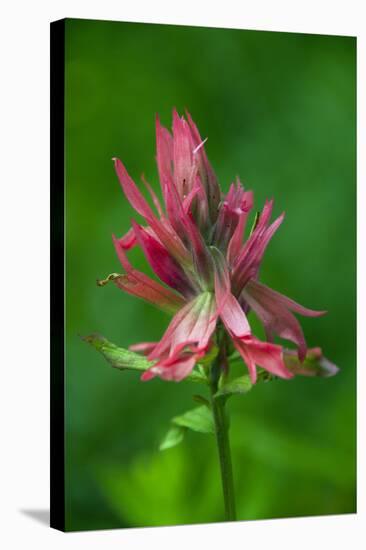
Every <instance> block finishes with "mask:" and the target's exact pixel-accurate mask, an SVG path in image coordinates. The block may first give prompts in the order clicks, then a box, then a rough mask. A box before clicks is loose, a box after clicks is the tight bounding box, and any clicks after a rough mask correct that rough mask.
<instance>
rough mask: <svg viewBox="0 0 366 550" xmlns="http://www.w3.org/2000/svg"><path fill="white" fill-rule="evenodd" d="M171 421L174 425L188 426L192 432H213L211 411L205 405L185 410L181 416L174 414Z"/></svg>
mask: <svg viewBox="0 0 366 550" xmlns="http://www.w3.org/2000/svg"><path fill="white" fill-rule="evenodd" d="M172 422H173V424H175V425H176V426H181V427H183V428H189V429H190V430H193V431H194V432H200V433H204V434H211V433H212V434H213V433H214V432H215V426H214V419H213V416H212V412H211V409H209V408H208V407H207V406H206V405H202V406H201V407H196V408H195V409H192V410H190V411H187V412H185V413H184V414H182V415H181V416H175V417H174V418H173V419H172Z"/></svg>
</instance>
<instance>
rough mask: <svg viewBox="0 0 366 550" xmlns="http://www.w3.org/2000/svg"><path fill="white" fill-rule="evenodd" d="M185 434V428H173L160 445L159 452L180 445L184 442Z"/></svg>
mask: <svg viewBox="0 0 366 550" xmlns="http://www.w3.org/2000/svg"><path fill="white" fill-rule="evenodd" d="M184 432H185V428H184V427H183V426H172V427H171V428H170V429H169V431H168V432H167V433H166V435H165V437H164V439H163V440H162V442H161V443H160V445H159V450H160V451H165V449H170V448H171V447H175V446H176V445H179V443H181V442H182V441H183V438H184Z"/></svg>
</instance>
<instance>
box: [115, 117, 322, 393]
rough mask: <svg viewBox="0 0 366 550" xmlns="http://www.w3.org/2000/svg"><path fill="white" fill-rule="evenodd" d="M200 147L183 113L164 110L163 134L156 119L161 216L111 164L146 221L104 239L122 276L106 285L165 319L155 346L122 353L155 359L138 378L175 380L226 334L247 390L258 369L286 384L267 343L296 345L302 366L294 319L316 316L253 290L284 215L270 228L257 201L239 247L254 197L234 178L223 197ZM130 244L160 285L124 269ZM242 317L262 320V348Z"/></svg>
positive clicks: (274, 348)
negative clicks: (169, 114)
mask: <svg viewBox="0 0 366 550" xmlns="http://www.w3.org/2000/svg"><path fill="white" fill-rule="evenodd" d="M205 141H206V140H202V139H201V136H200V134H199V132H198V129H197V127H196V125H195V124H194V122H193V120H192V118H191V117H190V115H189V114H188V113H187V118H186V119H185V118H184V117H180V116H179V115H178V113H177V112H176V110H174V111H173V132H172V134H171V133H170V132H169V131H168V130H167V129H166V128H164V127H163V126H161V124H160V121H159V119H158V118H156V145H157V148H156V161H157V167H158V173H159V179H160V186H161V193H162V197H163V202H164V208H163V207H162V205H161V202H160V200H159V199H158V197H157V196H156V194H155V193H154V191H153V189H152V187H151V186H150V185H149V184H148V183H147V182H146V181H145V179H144V178H142V181H143V184H144V186H145V187H146V189H147V191H148V193H149V194H150V196H151V200H152V204H153V205H154V207H155V210H154V209H153V207H152V206H151V205H150V204H149V202H148V201H147V200H146V198H145V197H144V195H143V194H142V192H141V191H140V189H139V188H138V187H137V185H136V184H135V182H134V181H133V180H132V179H131V177H130V176H129V174H128V172H127V170H126V168H125V167H124V165H123V164H122V162H121V161H120V160H119V159H117V158H115V159H113V160H114V164H115V169H116V172H117V175H118V178H119V181H120V183H121V186H122V189H123V191H124V193H125V195H126V198H127V199H128V201H129V202H130V204H131V206H132V207H133V208H134V209H135V211H136V213H137V214H139V215H140V216H142V218H143V219H144V220H145V222H144V225H141V224H140V223H138V222H137V221H135V220H132V221H131V228H130V229H129V231H128V232H127V233H126V234H125V235H124V236H122V237H120V238H117V237H115V236H113V241H114V245H115V248H116V251H117V254H118V257H119V260H120V262H121V264H122V267H123V268H124V273H123V274H121V275H116V276H113V277H112V279H113V280H114V282H115V284H116V285H117V286H118V287H119V288H121V289H122V290H125V291H126V292H128V293H130V294H132V295H135V296H138V297H139V298H143V299H145V300H146V301H148V302H150V303H152V304H154V305H155V306H157V307H160V308H161V309H163V310H166V311H168V312H169V313H172V314H174V316H173V318H172V320H171V322H170V324H169V326H168V328H167V330H166V332H165V334H164V335H163V337H162V339H161V340H160V342H149V343H143V344H137V345H134V346H131V349H134V350H135V351H140V352H143V353H145V354H147V357H148V359H149V360H151V361H155V363H154V364H153V366H152V367H151V368H149V369H148V370H147V371H146V372H145V373H144V374H143V376H142V379H143V380H148V379H150V378H153V377H154V376H160V377H161V378H163V379H165V380H176V381H179V380H182V379H183V378H185V377H186V376H187V375H188V374H189V373H190V372H191V371H192V369H193V368H194V366H195V364H196V362H197V361H199V360H200V359H201V358H202V357H203V356H204V355H205V354H206V353H207V352H208V350H209V349H210V348H211V346H212V343H213V341H214V339H215V334H217V332H218V331H221V332H222V330H225V332H226V334H227V335H228V336H229V337H230V339H231V342H232V344H233V346H234V347H235V348H236V349H237V351H238V352H239V353H240V355H241V357H242V358H243V360H244V362H245V363H246V365H247V367H248V370H249V374H250V378H251V380H252V382H253V383H255V381H256V378H257V366H260V367H262V368H263V369H265V370H267V371H268V372H270V373H272V374H274V375H276V376H279V377H282V378H291V377H292V376H294V373H293V371H292V370H291V369H289V368H288V366H287V363H286V360H285V356H284V350H283V348H282V346H280V345H278V344H275V343H273V339H274V336H275V335H277V336H280V337H281V338H284V339H286V340H290V341H292V342H293V343H295V344H296V346H297V348H298V360H299V361H300V362H302V361H303V360H304V359H305V357H306V353H307V346H306V342H305V338H304V335H303V332H302V329H301V326H300V324H299V322H298V320H297V319H296V317H295V316H294V313H297V314H300V315H303V316H309V317H317V316H319V315H323V314H324V313H325V312H324V311H313V310H310V309H307V308H305V307H303V306H301V305H299V304H297V303H296V302H294V301H293V300H291V299H290V298H287V297H286V296H284V295H282V294H280V293H279V292H276V291H274V290H272V289H270V288H269V287H267V286H265V285H264V284H262V283H261V282H259V280H258V277H259V268H260V264H261V261H262V258H263V255H264V252H265V250H266V247H267V245H268V243H269V241H270V240H271V238H272V237H273V235H274V233H275V232H276V230H277V229H278V227H279V226H280V225H281V223H282V221H283V218H284V214H282V215H281V216H279V217H278V218H277V219H276V220H275V221H274V222H272V223H270V218H271V214H272V209H273V201H272V200H271V201H266V203H265V205H264V208H263V210H262V212H261V213H260V215H259V216H258V218H256V223H255V224H254V226H253V229H252V231H251V233H250V235H249V237H248V238H247V239H246V240H244V232H245V228H246V223H247V219H248V215H249V213H250V211H251V210H252V208H253V193H252V191H246V190H244V188H243V186H242V184H241V183H240V181H239V179H237V180H236V181H235V182H234V183H232V184H231V185H230V188H229V191H228V193H227V194H226V195H223V194H222V192H221V191H220V187H219V185H218V181H217V178H216V176H215V174H214V172H213V170H212V168H211V165H210V164H209V162H208V159H207V156H206V153H205V148H204V144H205ZM135 246H139V247H140V248H141V249H142V251H143V253H144V254H145V256H146V259H147V260H148V262H149V264H150V266H151V268H152V270H153V272H154V273H155V275H156V276H157V277H158V278H159V279H160V281H161V283H160V282H157V281H156V280H155V279H152V278H150V277H148V276H147V275H146V274H144V273H141V272H140V271H138V270H136V269H135V268H134V267H133V266H132V265H131V263H130V262H129V260H128V258H127V252H128V250H130V249H131V248H133V247H135ZM162 283H163V284H162ZM249 310H253V312H254V313H255V314H256V315H257V317H258V318H259V319H260V320H261V321H262V323H263V325H264V328H265V332H266V338H267V341H266V342H262V341H260V340H258V339H257V338H256V337H255V336H254V335H253V334H252V332H251V328H250V325H249V322H248V319H247V314H248V312H249ZM223 360H224V362H225V358H224V359H223ZM298 370H299V369H298Z"/></svg>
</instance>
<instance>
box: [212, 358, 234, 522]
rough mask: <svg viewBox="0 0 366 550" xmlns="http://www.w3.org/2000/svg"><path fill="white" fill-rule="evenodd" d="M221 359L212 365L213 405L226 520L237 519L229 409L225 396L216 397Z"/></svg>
mask: <svg viewBox="0 0 366 550" xmlns="http://www.w3.org/2000/svg"><path fill="white" fill-rule="evenodd" d="M219 361H220V359H219V357H218V358H217V359H216V360H215V362H214V363H213V365H212V367H211V381H210V390H211V406H212V413H213V418H214V424H215V436H216V443H217V450H218V455H219V462H220V472H221V484H222V492H223V497H224V505H225V519H226V521H235V520H236V510H235V491H234V478H233V468H232V461H231V450H230V440H229V419H228V416H227V411H226V410H225V403H226V399H225V398H224V397H215V395H216V393H217V391H218V377H217V372H220V371H219V369H221V365H220V363H219Z"/></svg>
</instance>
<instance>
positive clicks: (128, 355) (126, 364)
mask: <svg viewBox="0 0 366 550" xmlns="http://www.w3.org/2000/svg"><path fill="white" fill-rule="evenodd" d="M83 340H84V341H85V342H88V343H89V344H90V345H92V346H93V347H94V348H95V349H96V350H98V351H99V352H100V353H101V354H102V355H103V357H105V359H106V360H107V361H108V362H109V363H110V364H111V365H112V367H115V368H116V369H122V370H126V369H127V370H138V371H145V370H146V369H148V368H149V367H151V366H152V365H153V364H154V363H153V362H151V361H148V360H147V359H146V357H144V356H143V355H139V354H138V353H135V352H133V351H130V350H128V349H124V348H119V347H118V346H116V345H115V344H112V342H109V341H108V340H107V339H106V338H104V337H103V336H100V335H99V334H91V335H90V336H85V337H84V338H83Z"/></svg>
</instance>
